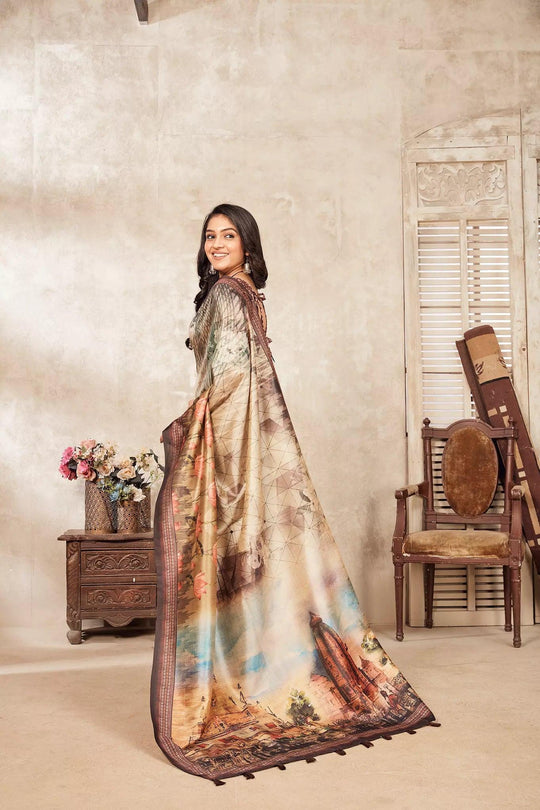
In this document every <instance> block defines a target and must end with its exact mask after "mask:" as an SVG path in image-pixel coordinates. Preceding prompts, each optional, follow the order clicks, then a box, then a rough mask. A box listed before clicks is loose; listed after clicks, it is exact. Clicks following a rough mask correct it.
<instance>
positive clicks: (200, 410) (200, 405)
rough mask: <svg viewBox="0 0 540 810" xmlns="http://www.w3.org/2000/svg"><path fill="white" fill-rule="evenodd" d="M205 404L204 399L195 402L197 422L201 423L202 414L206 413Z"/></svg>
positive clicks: (205, 400)
mask: <svg viewBox="0 0 540 810" xmlns="http://www.w3.org/2000/svg"><path fill="white" fill-rule="evenodd" d="M206 402H207V399H206V397H201V399H199V400H198V401H197V404H196V405H195V419H196V420H197V422H202V420H203V419H204V414H205V411H206Z"/></svg>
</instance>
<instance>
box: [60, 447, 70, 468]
mask: <svg viewBox="0 0 540 810" xmlns="http://www.w3.org/2000/svg"><path fill="white" fill-rule="evenodd" d="M72 458H73V447H66V449H65V450H64V452H63V453H62V461H61V462H60V463H61V464H67V463H68V461H71V459H72Z"/></svg>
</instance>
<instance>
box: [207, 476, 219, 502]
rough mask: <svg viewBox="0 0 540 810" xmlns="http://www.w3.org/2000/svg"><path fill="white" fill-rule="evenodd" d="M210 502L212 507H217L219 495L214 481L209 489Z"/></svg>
mask: <svg viewBox="0 0 540 810" xmlns="http://www.w3.org/2000/svg"><path fill="white" fill-rule="evenodd" d="M208 500H209V501H210V503H211V504H212V506H216V504H217V495H216V485H215V482H214V481H212V483H211V484H210V486H209V487H208Z"/></svg>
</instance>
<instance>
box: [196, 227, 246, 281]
mask: <svg viewBox="0 0 540 810" xmlns="http://www.w3.org/2000/svg"><path fill="white" fill-rule="evenodd" d="M204 252H205V253H206V256H207V258H208V261H209V262H210V264H211V265H213V267H214V269H215V270H217V272H218V273H219V274H220V275H224V276H228V275H230V274H231V273H234V272H235V271H238V270H241V269H242V268H243V265H244V261H245V255H246V254H245V252H244V245H243V244H242V240H241V239H240V234H239V233H238V231H237V230H236V228H235V227H234V225H233V223H232V222H231V220H230V219H229V218H228V217H226V216H224V215H223V214H216V215H215V216H213V217H211V218H210V219H209V220H208V225H207V226H206V235H205V242H204Z"/></svg>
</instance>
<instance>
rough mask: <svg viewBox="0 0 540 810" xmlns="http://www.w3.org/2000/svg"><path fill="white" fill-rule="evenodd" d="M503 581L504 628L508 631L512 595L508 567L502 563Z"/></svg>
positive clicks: (510, 627) (510, 624) (509, 628)
mask: <svg viewBox="0 0 540 810" xmlns="http://www.w3.org/2000/svg"><path fill="white" fill-rule="evenodd" d="M503 582H504V629H505V630H507V631H510V630H511V629H512V596H511V591H510V568H509V567H508V566H507V565H503Z"/></svg>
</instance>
